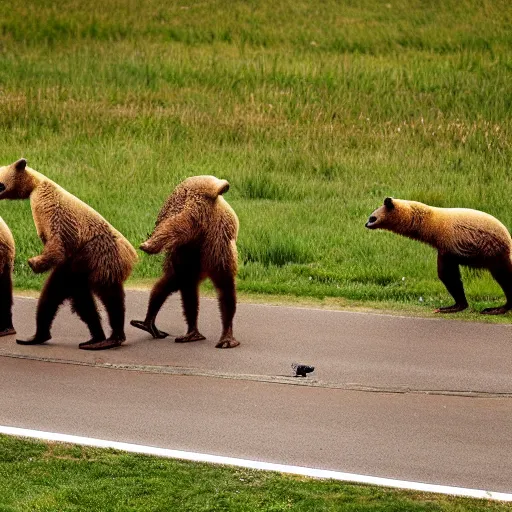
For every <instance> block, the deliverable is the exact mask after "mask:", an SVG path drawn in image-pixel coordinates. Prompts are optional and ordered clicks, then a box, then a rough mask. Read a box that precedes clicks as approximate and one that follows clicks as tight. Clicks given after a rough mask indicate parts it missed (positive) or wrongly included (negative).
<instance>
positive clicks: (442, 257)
mask: <svg viewBox="0 0 512 512" xmlns="http://www.w3.org/2000/svg"><path fill="white" fill-rule="evenodd" d="M437 275H438V276H439V279H440V280H441V282H442V283H443V284H444V285H445V286H446V289H447V290H448V293H449V294H450V295H451V296H452V297H453V298H454V299H455V304H453V306H446V307H442V308H438V309H436V310H435V313H457V312H458V311H463V310H464V309H466V308H467V307H468V301H467V300H466V294H465V293H464V285H463V284H462V278H461V276H460V268H459V262H458V261H457V259H456V258H455V257H453V256H451V255H449V254H438V256H437Z"/></svg>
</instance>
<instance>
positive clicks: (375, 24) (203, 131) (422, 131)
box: [0, 0, 512, 309]
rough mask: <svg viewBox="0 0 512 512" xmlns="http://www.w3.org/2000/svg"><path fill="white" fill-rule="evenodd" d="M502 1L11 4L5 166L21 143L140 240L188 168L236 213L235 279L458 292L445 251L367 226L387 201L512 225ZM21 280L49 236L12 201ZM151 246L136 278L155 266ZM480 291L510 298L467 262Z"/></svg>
mask: <svg viewBox="0 0 512 512" xmlns="http://www.w3.org/2000/svg"><path fill="white" fill-rule="evenodd" d="M509 7H510V5H509V1H508V0H479V1H476V0H463V1H460V0H445V1H430V2H424V1H421V0H413V1H409V0H397V1H391V0H390V2H389V3H385V2H377V1H375V0H361V1H358V2H353V1H349V0H347V1H344V2H337V1H333V0H324V1H322V2H312V1H305V0H294V1H291V0H283V1H280V2H274V1H270V0H262V1H260V2H255V1H241V0H235V1H233V2H230V3H229V6H228V4H226V3H225V2H222V1H220V0H212V1H206V2H204V1H201V2H199V1H194V0H188V1H185V2H167V3H164V4H163V3H162V2H160V1H157V0H148V1H146V2H136V1H135V0H117V1H115V2H114V1H112V0H102V1H99V0H91V1H90V2H87V4H84V3H83V2H78V1H76V0H59V1H58V2H52V3H48V2H46V1H43V0H27V1H26V2H17V1H14V0H4V1H3V2H2V16H1V18H0V116H1V117H0V118H1V120H2V121H1V123H0V162H1V163H3V164H6V163H10V162H12V161H14V160H16V159H17V158H19V157H20V156H25V157H27V158H28V159H29V164H30V165H31V166H32V167H34V168H35V169H37V170H39V171H40V172H42V173H43V174H46V175H48V176H49V177H51V178H52V179H55V180H56V181H57V182H58V183H59V184H61V185H62V186H64V187H65V188H66V189H68V190H69V191H70V192H72V193H74V194H76V195H77V196H79V197H80V198H81V199H83V200H85V201H87V202H89V203H90V204H91V205H92V206H93V207H95V208H96V209H97V210H98V211H99V212H101V213H102V214H103V215H104V216H105V217H106V218H107V219H109V220H110V221H111V222H112V223H113V224H114V225H115V226H116V227H117V228H118V229H119V230H120V231H122V232H123V233H125V234H126V235H127V236H128V237H129V239H130V240H131V241H132V242H133V243H134V245H136V246H138V244H139V243H140V242H141V241H142V240H144V238H145V236H146V233H147V232H148V231H150V230H151V229H152V226H153V223H154V220H155V218H156V214H157V212H158V210H159V208H160V206H161V204H162V202H163V200H164V198H165V197H166V196H167V194H168V193H169V192H170V191H171V190H172V188H173V187H174V186H175V185H176V184H177V183H178V182H179V181H180V180H181V179H183V178H185V177H186V176H189V175H193V174H214V175H217V176H219V177H222V178H227V179H228V180H230V182H231V184H232V188H231V190H230V191H229V193H228V195H227V196H226V198H227V199H228V200H229V201H230V203H231V204H232V205H233V206H234V208H235V209H236V211H237V212H238V214H239V217H240V221H241V232H240V240H239V249H240V260H241V269H240V276H239V288H240V290H241V291H245V292H251V293H271V294H291V295H300V296H311V297H317V298H322V297H343V298H348V299H352V300H357V301H398V302H401V303H404V302H405V303H411V304H413V303H418V301H419V299H420V297H421V298H422V300H423V302H422V303H423V304H424V305H426V306H428V308H429V309H430V308H431V307H432V305H433V304H437V305H438V304H441V303H445V304H446V303H447V302H448V301H449V298H448V295H447V293H446V292H445V290H444V288H443V286H442V285H441V283H440V282H439V281H438V280H437V277H436V270H435V255H434V252H433V251H432V250H431V249H430V248H428V247H426V246H423V245H421V244H418V243H415V242H413V241H409V240H406V239H402V238H399V237H397V236H395V235H392V234H386V233H374V232H367V231H366V230H365V229H364V227H363V226H364V222H365V220H366V218H367V216H368V215H369V213H371V211H373V209H374V208H376V207H377V206H378V205H380V204H381V203H382V200H383V198H384V197H385V196H388V195H390V196H395V197H400V198H407V199H415V200H419V201H423V202H426V203H429V204H432V205H437V206H464V207H470V208H477V209H482V210H485V211H487V212H489V213H491V214H493V215H495V216H497V217H498V218H499V219H500V220H502V221H503V222H504V223H505V224H506V225H507V226H509V227H512V208H511V207H510V205H511V197H512V176H511V173H510V170H511V168H512V165H511V163H512V148H511V146H512V116H511V114H510V113H511V112H512V88H511V87H510V84H511V83H512V32H511V31H510V26H511V25H512V10H511V9H510V8H509ZM0 214H1V215H2V216H3V217H4V218H5V219H6V221H7V222H8V223H9V225H10V226H11V228H12V230H13V232H14V235H15V238H16V241H17V246H18V255H17V261H16V263H17V266H16V284H17V286H18V287H21V288H38V287H39V286H40V284H41V282H42V278H41V276H34V275H33V274H32V273H31V271H30V269H29V268H28V267H27V265H26V260H27V258H28V257H30V256H32V255H35V254H37V253H38V252H39V251H40V250H41V244H40V242H39V241H38V239H37V237H36V234H35V230H34V227H33V223H32V219H31V215H30V208H29V205H28V203H23V202H2V203H0ZM160 261H161V260H160V259H159V258H158V257H146V256H143V257H142V262H141V263H140V264H139V265H138V267H137V269H136V271H135V273H134V276H133V278H134V279H135V280H137V279H146V278H151V277H155V276H156V275H158V274H159V272H160ZM465 281H466V283H467V291H468V295H469V298H470V301H471V302H472V304H473V305H477V306H478V307H483V306H484V305H488V304H490V303H494V302H496V301H501V300H502V294H501V290H499V288H498V287H497V285H495V284H494V283H493V282H492V280H491V279H490V278H489V277H487V276H485V275H484V276H483V277H482V276H479V275H474V274H467V275H466V276H465Z"/></svg>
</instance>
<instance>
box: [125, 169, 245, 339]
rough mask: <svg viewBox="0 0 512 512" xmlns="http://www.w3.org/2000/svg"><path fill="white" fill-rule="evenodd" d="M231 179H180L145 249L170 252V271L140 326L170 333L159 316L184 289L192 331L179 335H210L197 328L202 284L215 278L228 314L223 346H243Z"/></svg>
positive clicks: (136, 324) (156, 332)
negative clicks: (237, 319)
mask: <svg viewBox="0 0 512 512" xmlns="http://www.w3.org/2000/svg"><path fill="white" fill-rule="evenodd" d="M228 189H229V183H228V182H227V181H226V180H220V179H218V178H216V177H214V176H193V177H191V178H188V179H186V180H185V181H183V182H182V183H180V184H179V185H178V186H177V187H176V189H175V190H174V192H173V193H172V194H171V195H170V196H169V197H168V198H167V200H166V201H165V203H164V205H163V207H162V209H161V211H160V213H159V215H158V217H157V220H156V224H155V229H154V230H153V233H152V234H151V236H150V237H149V238H148V240H147V241H146V242H144V243H143V244H142V245H141V246H140V248H141V250H143V251H144V252H146V253H148V254H157V253H160V252H165V253H166V257H165V261H164V275H163V277H162V278H161V279H160V280H159V281H158V282H157V283H156V284H155V286H154V287H153V290H152V291H151V296H150V300H149V305H148V310H147V314H146V319H145V320H144V321H140V320H133V321H132V322H131V324H132V325H133V326H134V327H138V328H139V329H143V330H145V331H147V332H149V333H150V334H151V335H152V336H153V337H154V338H164V337H166V336H167V333H165V332H162V331H159V330H158V329H157V328H156V326H155V319H156V316H157V314H158V312H159V311H160V308H161V307H162V305H163V303H164V302H165V300H166V299H167V297H168V296H169V295H170V294H171V293H173V292H175V291H178V290H179V291H180V292H181V298H182V304H183V313H184V316H185V319H186V321H187V326H188V331H187V333H186V334H185V335H184V336H180V337H178V338H176V340H175V341H176V342H178V343H183V342H189V341H198V340H203V339H205V338H204V336H203V335H202V334H201V333H200V332H199V330H198V328H197V316H198V309H199V283H200V282H201V281H202V280H204V279H205V278H207V277H208V278H210V279H211V280H212V282H213V284H214V285H215V287H216V288H217V292H218V298H219V306H220V311H221V317H222V327H223V330H222V335H221V338H220V341H219V342H218V343H217V345H216V346H217V348H231V347H236V346H237V345H239V343H238V341H237V340H236V339H235V338H234V337H233V317H234V315H235V311H236V289H235V276H236V273H237V265H238V255H237V249H236V239H237V236H238V225H239V224H238V217H237V216H236V214H235V212H234V211H233V209H232V208H231V206H229V204H228V203H227V202H226V201H225V199H224V198H223V197H222V194H224V192H226V191H227V190H228Z"/></svg>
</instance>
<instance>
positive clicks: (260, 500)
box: [0, 436, 510, 512]
mask: <svg viewBox="0 0 512 512" xmlns="http://www.w3.org/2000/svg"><path fill="white" fill-rule="evenodd" d="M140 475H144V478H141V476H140ZM0 510H1V511H2V512H4V511H5V512H21V511H29V510H30V511H41V512H42V511H55V510H59V511H71V510H73V511H80V510H83V511H91V510H101V511H105V512H108V511H116V512H118V511H129V510H144V511H162V510H175V511H180V512H181V511H188V510H190V511H194V512H200V511H247V512H252V511H255V510H262V511H263V510H264V511H265V512H278V511H288V510H296V511H304V512H320V511H334V510H336V511H346V512H356V511H357V512H359V511H371V512H391V511H393V512H396V511H407V512H423V511H424V512H437V511H446V512H462V511H472V512H477V511H489V512H490V511H493V512H500V511H505V510H510V506H509V505H508V504H503V503H499V502H493V501H488V500H475V499H468V498H455V497H450V496H443V495H435V494H428V493H420V492H411V491H399V490H392V489H386V488H379V487H374V486H368V485H354V484H347V483H343V482H336V481H329V480H314V479H308V478H303V477H296V476H287V475H281V474H279V473H269V472H263V471H254V470H247V469H236V468H229V467H224V466H214V465H208V464H197V463H190V462H184V461H177V460H170V459H159V458H153V457H148V456H141V455H132V454H127V453H121V452H115V451H113V450H100V449H96V448H86V447H81V446H74V445H66V444H56V443H42V442H35V441H27V440H20V439H17V438H13V437H7V436H0Z"/></svg>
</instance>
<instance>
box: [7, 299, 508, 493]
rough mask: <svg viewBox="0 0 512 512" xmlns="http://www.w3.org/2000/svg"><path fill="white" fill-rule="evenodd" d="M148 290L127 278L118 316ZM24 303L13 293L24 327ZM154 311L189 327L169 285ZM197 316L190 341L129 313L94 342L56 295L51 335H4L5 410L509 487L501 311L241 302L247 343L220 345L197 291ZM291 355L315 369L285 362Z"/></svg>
mask: <svg viewBox="0 0 512 512" xmlns="http://www.w3.org/2000/svg"><path fill="white" fill-rule="evenodd" d="M146 301H147V294H146V293H144V292H130V293H129V294H128V318H140V317H141V313H143V312H144V310H145V306H146ZM34 310H35V301H34V300H32V299H17V300H16V304H15V321H16V327H17V329H18V332H19V334H20V335H21V336H24V335H31V334H32V333H33V324H34ZM159 326H160V328H162V329H164V330H168V331H169V332H171V333H172V334H173V335H178V334H181V333H182V332H183V327H184V323H183V320H182V318H181V313H180V310H179V302H178V301H177V300H175V299H173V300H170V301H169V302H168V304H167V305H166V307H165V310H164V311H162V314H161V319H160V323H159ZM200 327H201V330H202V332H203V333H204V334H205V335H206V336H207V340H206V341H204V342H199V343H195V344H188V345H180V344H175V343H172V341H169V339H167V340H158V341H153V340H151V339H148V337H147V335H146V334H145V333H143V332H141V331H137V330H136V329H132V328H131V327H130V328H129V329H128V331H127V334H128V342H127V343H126V345H125V346H123V347H120V348H119V349H115V350H110V351H106V352H98V353H91V352H84V351H80V350H78V348H77V345H78V343H79V342H80V341H83V340H85V339H86V337H87V331H86V329H85V328H84V326H83V325H82V324H81V323H80V321H79V320H77V319H76V318H75V317H73V316H71V314H70V313H69V310H68V309H66V308H64V309H63V310H62V311H61V312H60V313H59V315H58V317H57V323H56V326H55V331H54V339H53V340H52V341H51V342H50V343H49V344H48V345H44V346H40V347H21V346H18V345H16V344H15V343H14V340H12V339H3V340H0V356H2V355H3V356H5V357H1V358H0V365H1V366H0V368H1V371H0V389H2V393H0V423H1V424H3V425H10V426H17V427H25V428H33V429H39V430H49V431H60V432H62V433H66V434H76V435H84V436H90V437H96V438H103V439H110V440H117V441H125V442H133V443H139V444H149V445H155V446H160V447H165V448H174V449H182V450H191V451H198V452H205V453H212V454H217V455H226V456H233V457H241V458H252V459H256V460H265V461H269V462H279V463H285V464H294V465H303V466H311V467H318V468H323V469H334V470H338V471H346V472H354V473H362V474H369V475H373V476H382V477H390V478H398V479H404V480H416V481H423V482H428V483H437V484H444V485H455V486H462V487H473V488H481V489H482V488H483V489H487V490H492V491H500V492H512V477H511V476H510V475H512V428H511V427H512V399H511V397H512V379H511V378H510V373H511V372H510V368H511V363H512V336H511V335H512V330H511V328H510V327H509V326H506V325H505V326H504V325H489V324H476V323H468V322H460V321H456V320H444V319H419V318H403V317H393V316H385V315H373V314H361V313H349V312H333V311H322V310H310V309H298V308H277V307H271V306H264V305H249V304H240V306H239V311H238V314H237V318H236V324H235V330H236V335H237V337H238V338H239V340H240V341H241V343H242V345H241V346H240V347H238V348H236V349H233V350H217V349H215V348H214V344H215V341H216V340H217V339H218V336H219V333H220V325H219V318H218V310H217V306H216V303H215V301H212V300H204V299H203V301H202V309H201V317H200ZM27 357H29V358H33V360H26V359H23V358H27ZM48 361H60V362H48ZM293 361H299V362H305V363H309V364H313V365H315V367H316V370H315V372H314V374H313V376H311V377H308V378H307V379H294V378H293V377H291V375H292V371H291V368H290V364H291V363H292V362H293ZM69 363H75V364H69ZM120 367H122V368H125V370H119V369H114V368H120ZM127 369H131V370H134V371H127ZM306 384H308V385H306ZM363 390H364V391H363Z"/></svg>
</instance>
